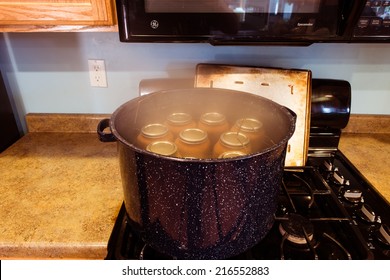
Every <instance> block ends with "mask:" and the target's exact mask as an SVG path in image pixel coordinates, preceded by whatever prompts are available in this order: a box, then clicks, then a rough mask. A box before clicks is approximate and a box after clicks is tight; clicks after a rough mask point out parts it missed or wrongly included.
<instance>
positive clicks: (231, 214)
mask: <svg viewBox="0 0 390 280" xmlns="http://www.w3.org/2000/svg"><path fill="white" fill-rule="evenodd" d="M179 111H180V112H182V111H186V112H188V113H190V114H191V115H192V116H194V118H198V117H199V115H200V114H201V113H203V112H210V111H213V112H215V111H218V112H221V113H223V114H224V115H225V116H227V118H228V120H229V121H230V122H231V123H233V122H234V120H236V119H239V118H242V117H250V118H257V119H260V120H261V121H262V122H263V125H264V131H265V135H266V136H267V139H268V143H269V145H268V147H266V148H264V150H262V151H257V152H255V153H252V154H249V155H245V156H240V157H236V158H230V159H215V158H210V159H185V158H177V157H167V156H162V155H158V154H155V153H152V152H149V151H147V150H143V149H140V148H138V147H137V146H136V145H135V144H134V141H135V138H136V137H137V135H138V134H139V132H140V129H141V127H143V126H144V125H145V124H148V123H156V122H161V121H162V120H164V119H165V116H167V115H168V114H169V113H172V112H179ZM295 121H296V115H295V114H294V113H293V112H291V111H290V110H289V109H287V108H285V107H283V106H280V105H279V104H277V103H274V102H272V101H270V100H268V99H265V98H262V97H259V96H257V95H253V94H249V93H244V92H237V91H232V90H222V89H199V88H196V89H178V90H169V91H161V92H156V93H152V94H149V95H147V96H142V97H138V98H135V99H133V100H131V101H129V102H127V103H125V104H123V105H122V106H120V107H119V108H118V109H117V110H116V111H115V112H114V113H113V114H112V116H111V119H105V120H103V121H101V122H100V124H99V126H98V134H99V137H100V139H101V141H117V143H118V153H119V160H120V169H121V177H122V181H123V191H124V201H125V206H126V212H127V214H128V216H129V218H130V220H131V223H132V226H133V227H134V229H135V230H136V231H138V232H139V233H140V234H141V235H142V237H143V238H144V240H145V241H146V242H147V243H148V244H149V245H150V246H152V247H153V248H155V249H157V250H159V251H161V252H163V253H165V254H168V255H171V256H172V257H176V258H179V259H220V258H228V257H231V256H234V255H237V254H239V253H242V252H244V251H245V250H247V249H248V248H250V247H251V246H253V245H254V244H256V243H257V242H259V241H260V240H261V239H262V238H263V237H264V236H265V235H266V234H267V233H268V231H269V230H270V229H271V227H272V225H273V222H274V213H275V211H276V206H277V196H278V190H279V188H280V185H281V181H282V175H283V167H284V160H285V154H286V147H287V141H288V140H289V139H290V137H291V136H292V134H293V133H294V129H295ZM108 127H109V128H110V129H111V132H109V133H107V132H105V131H104V129H105V128H108Z"/></svg>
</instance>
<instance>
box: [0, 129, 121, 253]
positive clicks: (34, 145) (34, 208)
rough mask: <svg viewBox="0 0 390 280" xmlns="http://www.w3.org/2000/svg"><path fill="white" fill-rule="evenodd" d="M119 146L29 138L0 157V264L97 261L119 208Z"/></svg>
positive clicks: (91, 137)
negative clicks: (31, 260) (15, 260)
mask: <svg viewBox="0 0 390 280" xmlns="http://www.w3.org/2000/svg"><path fill="white" fill-rule="evenodd" d="M118 164H119V163H118V159H117V154H116V143H101V142H100V141H99V140H98V139H97V136H96V134H92V133H29V134H27V135H26V136H24V137H23V138H22V139H20V140H19V141H18V142H17V143H16V144H14V145H13V146H11V147H10V148H8V149H7V150H6V151H4V152H3V153H1V154H0V178H1V180H0V193H1V200H0V209H1V211H0V259H4V258H40V259H44V258H56V259H60V258H82V259H91V258H92V259H102V258H104V257H105V255H106V253H107V252H106V246H107V241H108V239H109V236H110V234H111V231H112V227H113V225H114V222H115V219H116V215H117V213H118V211H119V208H120V206H121V203H122V187H121V181H120V175H119V167H118Z"/></svg>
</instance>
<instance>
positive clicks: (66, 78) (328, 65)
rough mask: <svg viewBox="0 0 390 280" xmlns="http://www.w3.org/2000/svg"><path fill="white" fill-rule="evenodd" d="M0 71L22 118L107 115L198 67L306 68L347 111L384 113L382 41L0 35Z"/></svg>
mask: <svg viewBox="0 0 390 280" xmlns="http://www.w3.org/2000/svg"><path fill="white" fill-rule="evenodd" d="M0 51H1V53H0V63H1V64H0V67H1V69H2V71H3V76H4V77H5V79H7V83H8V85H7V87H8V88H9V91H11V92H12V95H13V97H14V102H15V106H16V107H17V109H18V111H19V115H20V116H21V119H23V116H24V115H25V114H26V113H30V112H44V113H111V112H113V111H114V110H115V109H116V108H117V107H118V106H119V105H120V104H122V103H123V102H125V101H127V100H129V99H131V98H134V97H136V96H137V94H138V84H139V82H140V80H142V79H149V78H165V77H175V78H179V77H192V76H193V75H194V71H195V66H196V64H198V63H205V62H209V63H227V64H241V65H253V66H269V67H283V68H300V69H310V70H311V71H312V73H313V77H314V78H334V79H344V80H347V81H349V82H350V83H351V85H352V113H355V114H390V106H389V105H390V52H389V51H390V45H389V44H314V45H312V46H309V47H271V46H264V47H237V46H224V47H223V46H218V47H214V46H211V45H209V44H124V43H120V42H119V39H118V35H117V34H116V33H8V34H3V35H1V34H0ZM88 59H104V60H105V63H106V70H107V79H108V88H94V87H91V86H90V85H89V76H88V63H87V61H88Z"/></svg>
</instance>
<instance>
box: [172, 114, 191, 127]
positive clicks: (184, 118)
mask: <svg viewBox="0 0 390 280" xmlns="http://www.w3.org/2000/svg"><path fill="white" fill-rule="evenodd" d="M167 120H168V122H170V123H171V124H173V125H185V124H188V123H190V122H191V121H192V117H191V115H190V114H187V113H172V114H170V115H169V116H168V117H167Z"/></svg>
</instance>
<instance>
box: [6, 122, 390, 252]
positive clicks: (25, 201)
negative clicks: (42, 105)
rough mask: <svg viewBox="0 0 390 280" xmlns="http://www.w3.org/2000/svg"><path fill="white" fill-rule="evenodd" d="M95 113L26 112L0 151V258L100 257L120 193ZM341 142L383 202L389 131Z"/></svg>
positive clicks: (111, 146)
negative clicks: (18, 134) (23, 127)
mask: <svg viewBox="0 0 390 280" xmlns="http://www.w3.org/2000/svg"><path fill="white" fill-rule="evenodd" d="M102 117H103V116H100V115H99V116H95V115H93V116H92V115H88V116H85V115H50V116H48V115H46V114H31V115H28V116H27V123H28V128H29V133H28V134H26V135H25V136H23V137H22V138H21V139H20V140H19V141H18V142H16V143H15V144H14V145H13V146H11V147H10V148H8V149H7V150H6V151H4V152H3V153H1V154H0V176H1V178H2V179H1V180H0V193H1V194H2V199H1V200H0V208H1V211H0V259H6V258H14V259H17V258H27V259H34V258H38V259H46V258H54V259H63V258H66V259H72V258H79V259H103V258H104V257H105V256H106V253H107V251H106V246H107V242H108V239H109V237H110V234H111V231H112V227H113V225H114V223H115V219H116V216H117V214H118V211H119V209H120V206H121V204H122V197H123V195H122V186H121V180H120V173H119V161H118V158H117V151H116V143H101V142H100V141H99V140H98V138H97V136H96V133H95V129H96V124H97V122H98V120H99V119H101V118H102ZM347 132H348V131H347ZM340 149H341V151H342V152H343V153H345V154H346V156H347V157H348V158H349V159H350V160H351V161H352V162H353V163H354V164H355V165H356V166H357V167H358V169H359V170H360V171H361V172H362V173H363V175H364V176H365V177H366V178H367V179H368V180H369V181H370V182H371V183H372V184H373V185H374V186H375V187H376V188H377V189H378V190H379V191H380V192H381V193H382V195H383V196H384V197H386V199H387V200H388V201H390V186H389V184H388V182H389V181H390V178H389V176H390V174H389V172H388V166H389V158H390V133H380V134H372V133H362V134H359V133H350V132H349V133H345V134H343V136H342V139H341V142H340Z"/></svg>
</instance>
